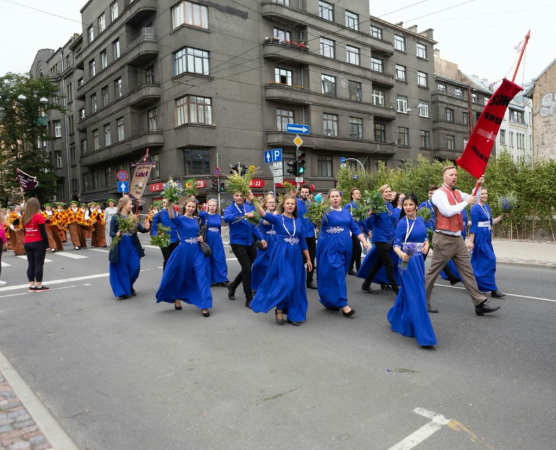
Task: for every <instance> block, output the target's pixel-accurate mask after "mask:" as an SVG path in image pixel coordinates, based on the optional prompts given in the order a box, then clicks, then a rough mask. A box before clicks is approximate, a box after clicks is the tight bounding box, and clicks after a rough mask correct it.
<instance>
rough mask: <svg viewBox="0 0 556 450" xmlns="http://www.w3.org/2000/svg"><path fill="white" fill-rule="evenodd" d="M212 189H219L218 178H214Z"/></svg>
mask: <svg viewBox="0 0 556 450" xmlns="http://www.w3.org/2000/svg"><path fill="white" fill-rule="evenodd" d="M212 189H213V190H214V191H217V190H218V180H212Z"/></svg>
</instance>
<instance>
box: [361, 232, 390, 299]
mask: <svg viewBox="0 0 556 450" xmlns="http://www.w3.org/2000/svg"><path fill="white" fill-rule="evenodd" d="M375 246H376V251H377V256H376V261H375V263H374V264H373V267H371V271H370V272H369V275H367V278H365V283H364V284H365V285H367V286H370V285H371V283H372V281H373V278H374V277H375V276H376V274H377V273H378V271H379V270H380V268H381V267H382V266H384V267H385V268H386V275H387V276H388V280H389V281H390V284H391V285H392V289H394V290H395V291H396V290H398V283H396V278H394V264H393V263H392V259H391V258H390V249H391V248H392V244H389V243H388V242H375Z"/></svg>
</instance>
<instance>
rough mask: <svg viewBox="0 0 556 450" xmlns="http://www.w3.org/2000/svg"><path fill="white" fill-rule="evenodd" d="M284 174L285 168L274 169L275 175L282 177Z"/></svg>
mask: <svg viewBox="0 0 556 450" xmlns="http://www.w3.org/2000/svg"><path fill="white" fill-rule="evenodd" d="M283 175H284V169H282V168H281V167H280V168H279V169H274V176H275V177H281V176H283Z"/></svg>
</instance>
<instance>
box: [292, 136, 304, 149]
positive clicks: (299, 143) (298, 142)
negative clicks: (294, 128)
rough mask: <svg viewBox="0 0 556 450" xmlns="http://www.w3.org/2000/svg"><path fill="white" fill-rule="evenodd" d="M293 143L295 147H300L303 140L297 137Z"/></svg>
mask: <svg viewBox="0 0 556 450" xmlns="http://www.w3.org/2000/svg"><path fill="white" fill-rule="evenodd" d="M293 143H294V144H295V145H296V147H301V144H303V139H301V138H300V137H299V136H296V137H295V139H294V140H293Z"/></svg>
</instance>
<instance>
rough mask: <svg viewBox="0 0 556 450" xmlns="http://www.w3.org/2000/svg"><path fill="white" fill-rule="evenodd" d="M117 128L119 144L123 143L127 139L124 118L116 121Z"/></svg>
mask: <svg viewBox="0 0 556 450" xmlns="http://www.w3.org/2000/svg"><path fill="white" fill-rule="evenodd" d="M116 128H117V130H118V142H122V141H123V140H124V139H125V127H124V118H123V117H120V118H119V119H118V120H116Z"/></svg>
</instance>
